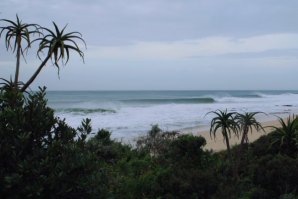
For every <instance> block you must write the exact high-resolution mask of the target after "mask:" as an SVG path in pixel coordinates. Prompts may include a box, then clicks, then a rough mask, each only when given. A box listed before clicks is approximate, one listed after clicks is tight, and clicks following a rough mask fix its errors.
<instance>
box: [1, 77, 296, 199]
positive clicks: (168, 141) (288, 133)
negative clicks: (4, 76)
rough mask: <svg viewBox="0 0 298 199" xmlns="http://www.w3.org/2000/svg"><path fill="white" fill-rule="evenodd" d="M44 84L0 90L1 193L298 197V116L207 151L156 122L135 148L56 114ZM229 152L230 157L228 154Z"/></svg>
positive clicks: (26, 195)
mask: <svg viewBox="0 0 298 199" xmlns="http://www.w3.org/2000/svg"><path fill="white" fill-rule="evenodd" d="M45 94H46V93H45V89H40V91H38V92H36V93H28V94H26V93H21V92H19V91H18V90H16V89H14V83H13V82H7V83H6V84H5V85H4V86H3V87H2V90H1V94H0V197H1V198H37V197H38V198H265V199H266V198H268V199H269V198H297V194H298V193H297V191H298V190H297V179H298V139H297V138H298V133H297V129H298V119H297V118H296V117H295V118H289V120H288V121H283V120H281V122H283V124H284V125H283V126H282V128H278V129H276V130H275V131H274V132H272V133H271V134H269V135H268V136H263V137H261V138H260V139H259V140H257V141H256V142H254V143H251V144H248V143H246V144H244V147H243V148H242V149H241V150H242V152H241V158H240V160H239V162H238V164H239V169H238V170H239V171H238V172H239V175H238V176H235V175H234V169H235V162H236V160H237V158H238V156H237V154H238V152H239V147H234V148H233V147H232V148H231V151H230V153H231V156H229V155H228V153H227V152H226V151H222V152H218V153H215V152H212V151H207V150H204V145H205V144H206V141H205V139H204V138H202V137H196V136H192V135H179V134H177V133H176V132H162V131H161V130H160V129H159V128H158V126H153V127H152V129H151V131H150V132H148V135H147V136H145V137H142V138H140V139H139V141H138V142H137V143H136V146H135V147H131V146H128V145H125V144H123V143H119V142H116V141H114V140H112V139H111V138H110V136H111V133H110V132H108V131H106V130H103V129H101V130H99V131H98V132H97V133H96V134H95V135H93V136H92V138H90V139H87V137H88V135H89V134H90V133H91V132H92V129H91V126H90V124H91V121H90V120H89V119H86V120H84V121H83V122H82V125H81V126H80V127H78V128H77V129H74V128H72V127H70V126H68V125H67V124H66V123H65V122H64V120H63V119H60V118H57V117H55V116H54V111H53V110H52V109H51V108H49V107H48V106H47V101H46V100H45ZM229 157H231V158H232V160H231V159H229Z"/></svg>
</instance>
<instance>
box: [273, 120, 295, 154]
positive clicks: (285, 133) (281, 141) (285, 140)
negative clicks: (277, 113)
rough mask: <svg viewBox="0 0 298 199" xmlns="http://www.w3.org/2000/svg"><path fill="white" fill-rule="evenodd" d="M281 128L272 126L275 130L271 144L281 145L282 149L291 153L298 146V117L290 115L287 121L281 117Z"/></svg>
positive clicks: (280, 148)
mask: <svg viewBox="0 0 298 199" xmlns="http://www.w3.org/2000/svg"><path fill="white" fill-rule="evenodd" d="M279 123H280V125H281V127H280V128H277V127H274V126H272V128H274V132H273V134H272V137H273V140H272V143H271V146H274V145H275V146H277V147H279V150H280V151H284V152H286V153H289V154H290V153H291V152H293V151H295V150H296V149H297V147H298V117H297V116H293V117H292V118H291V117H289V118H288V119H287V120H286V121H285V120H283V119H282V118H279Z"/></svg>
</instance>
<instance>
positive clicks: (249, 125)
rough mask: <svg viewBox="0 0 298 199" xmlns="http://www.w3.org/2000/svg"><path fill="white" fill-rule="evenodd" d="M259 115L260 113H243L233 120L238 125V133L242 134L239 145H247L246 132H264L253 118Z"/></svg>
mask: <svg viewBox="0 0 298 199" xmlns="http://www.w3.org/2000/svg"><path fill="white" fill-rule="evenodd" d="M260 113H262V112H245V113H237V114H236V117H235V119H236V121H237V123H238V125H239V128H240V131H241V132H242V139H241V144H244V142H246V143H248V132H249V131H250V132H252V131H253V128H255V129H256V130H257V131H259V130H263V131H264V128H263V127H262V125H261V123H260V122H258V121H257V120H256V118H255V116H256V115H257V114H260Z"/></svg>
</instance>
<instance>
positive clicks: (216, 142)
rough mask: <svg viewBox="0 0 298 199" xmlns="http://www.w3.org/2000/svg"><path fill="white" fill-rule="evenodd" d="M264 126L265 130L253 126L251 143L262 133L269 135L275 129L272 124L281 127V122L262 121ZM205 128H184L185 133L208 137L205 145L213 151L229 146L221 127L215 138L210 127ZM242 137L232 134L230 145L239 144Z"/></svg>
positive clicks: (250, 135)
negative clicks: (211, 134)
mask: <svg viewBox="0 0 298 199" xmlns="http://www.w3.org/2000/svg"><path fill="white" fill-rule="evenodd" d="M262 126H263V127H264V130H265V131H262V130H259V131H257V130H256V129H254V128H253V131H252V132H249V134H248V139H249V142H250V143H251V142H253V141H255V140H257V139H258V138H259V137H261V136H262V135H267V134H268V133H270V132H271V131H272V130H273V129H274V128H272V126H275V127H280V123H279V121H278V120H273V121H267V122H262ZM204 129H205V130H202V129H198V128H192V129H187V130H184V131H183V133H191V134H193V135H197V136H202V137H204V138H205V139H206V146H205V147H204V148H205V149H208V150H211V149H212V150H213V151H221V150H225V149H226V148H227V146H226V144H225V142H224V139H223V136H222V133H221V129H218V131H217V132H216V138H215V139H214V137H213V136H212V138H211V137H210V132H209V129H208V130H206V128H204ZM240 139H241V138H240V137H239V138H238V137H237V136H235V135H233V134H231V137H230V145H231V146H234V145H237V144H239V143H240Z"/></svg>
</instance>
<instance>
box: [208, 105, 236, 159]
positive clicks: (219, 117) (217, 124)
mask: <svg viewBox="0 0 298 199" xmlns="http://www.w3.org/2000/svg"><path fill="white" fill-rule="evenodd" d="M210 113H213V114H215V117H214V118H213V119H212V120H211V125H210V136H211V137H212V135H213V137H214V138H215V137H216V132H217V130H219V129H221V133H222V135H223V137H224V140H225V143H226V145H227V150H228V154H229V156H230V143H229V138H230V137H231V133H232V132H234V133H235V134H236V135H237V136H238V124H237V122H236V120H235V114H236V113H235V112H228V111H227V110H225V111H221V110H217V111H211V112H209V113H207V114H210Z"/></svg>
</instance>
